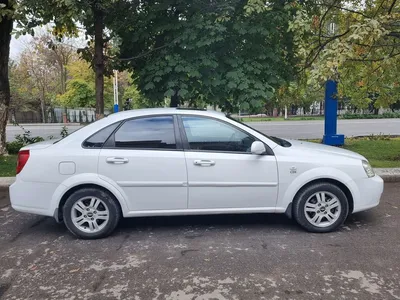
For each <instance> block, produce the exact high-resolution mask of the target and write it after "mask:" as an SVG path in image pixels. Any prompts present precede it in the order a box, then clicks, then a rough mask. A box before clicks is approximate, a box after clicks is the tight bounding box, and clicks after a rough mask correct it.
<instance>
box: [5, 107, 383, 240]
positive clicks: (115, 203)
mask: <svg viewBox="0 0 400 300" xmlns="http://www.w3.org/2000/svg"><path fill="white" fill-rule="evenodd" d="M17 173H18V175H17V177H16V182H15V183H14V184H13V185H12V186H11V187H10V199H11V203H12V207H13V208H14V209H15V210H17V211H21V212H27V213H33V214H38V215H44V216H52V217H54V218H55V219H56V220H57V221H59V222H64V223H65V225H66V227H67V228H68V229H69V230H70V231H71V232H72V233H73V234H74V235H76V236H78V237H80V238H84V239H95V238H102V237H106V236H108V235H109V234H111V233H112V232H113V230H114V229H115V228H116V226H117V225H118V222H119V221H120V219H121V218H122V217H125V218H128V217H136V216H164V215H191V214H226V213H229V214H232V213H286V215H288V216H289V217H293V218H294V219H295V220H296V221H297V222H298V223H299V224H300V225H301V226H302V227H303V228H305V229H306V230H308V231H311V232H330V231H332V230H335V229H337V228H338V227H339V226H340V225H341V224H343V222H344V221H345V219H346V218H347V216H348V215H349V214H351V213H355V212H359V211H363V210H367V209H370V208H372V207H375V206H377V205H378V204H379V199H380V197H381V194H382V192H383V181H382V179H381V178H380V177H379V176H377V175H375V174H374V171H373V169H372V168H371V166H370V165H369V163H368V161H367V160H366V159H365V158H364V157H363V156H361V155H359V154H357V153H354V152H351V151H347V150H344V149H341V148H336V147H330V146H324V145H320V144H315V143H308V142H302V141H294V140H284V139H280V138H277V137H270V136H266V135H264V134H262V133H260V132H258V131H256V130H254V129H252V128H250V127H248V126H247V125H245V124H242V123H240V122H238V121H236V120H234V119H232V118H230V117H228V116H226V115H225V114H223V113H219V112H215V111H197V110H188V109H174V108H170V109H169V108H162V109H143V110H132V111H126V112H120V113H116V114H112V115H110V116H108V117H106V118H104V119H102V120H99V121H97V122H95V123H92V124H90V125H88V126H86V127H83V128H82V129H80V130H78V131H76V132H74V133H72V134H71V135H69V136H67V137H66V138H64V139H62V140H59V141H56V142H54V141H46V142H42V143H37V144H33V145H29V146H26V147H24V148H22V149H21V151H20V152H19V155H18V165H17Z"/></svg>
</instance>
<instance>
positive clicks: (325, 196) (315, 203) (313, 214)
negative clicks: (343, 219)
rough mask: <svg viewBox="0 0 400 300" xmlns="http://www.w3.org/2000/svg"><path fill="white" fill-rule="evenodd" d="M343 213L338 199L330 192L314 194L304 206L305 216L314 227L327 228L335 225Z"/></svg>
mask: <svg viewBox="0 0 400 300" xmlns="http://www.w3.org/2000/svg"><path fill="white" fill-rule="evenodd" d="M341 212H342V205H341V204H340V201H339V199H338V197H336V196H335V195H334V194H332V193H330V192H317V193H314V194H312V195H311V196H310V197H309V198H308V199H307V201H306V204H305V205H304V214H305V216H306V218H307V220H308V222H310V223H311V224H312V225H314V226H316V227H327V226H330V225H332V224H333V223H335V222H336V221H337V220H338V219H339V217H340V213H341Z"/></svg>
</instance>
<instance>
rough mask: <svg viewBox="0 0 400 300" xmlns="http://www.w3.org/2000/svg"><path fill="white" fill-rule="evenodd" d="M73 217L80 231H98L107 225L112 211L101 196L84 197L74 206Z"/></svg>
mask: <svg viewBox="0 0 400 300" xmlns="http://www.w3.org/2000/svg"><path fill="white" fill-rule="evenodd" d="M71 219H72V223H73V224H74V225H75V227H76V228H78V229H79V230H80V231H83V232H87V233H96V232H99V231H101V230H102V229H103V228H104V227H105V226H106V225H107V223H108V222H109V219H110V212H109V210H108V207H107V205H106V204H105V202H104V201H102V200H100V199H99V198H96V197H84V198H81V199H79V200H78V201H76V202H75V204H74V205H73V206H72V210H71Z"/></svg>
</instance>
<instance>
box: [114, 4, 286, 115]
mask: <svg viewBox="0 0 400 300" xmlns="http://www.w3.org/2000/svg"><path fill="white" fill-rule="evenodd" d="M253 2H255V1H239V0H231V1H213V2H204V1H201V0H192V1H184V0H169V1H162V2H152V1H143V2H142V5H141V7H140V10H137V9H135V8H132V7H129V6H128V7H127V8H125V10H126V11H129V14H128V15H129V16H130V20H131V21H130V22H129V24H131V25H130V26H128V27H124V28H120V29H118V28H113V27H111V29H112V30H113V31H114V32H115V33H116V34H117V35H118V36H119V37H120V41H121V43H120V51H121V52H120V57H119V59H120V61H122V62H123V64H122V67H127V68H128V69H129V70H132V71H133V72H134V74H135V75H136V76H137V84H138V87H139V89H140V91H141V92H142V93H143V94H144V95H145V96H146V97H148V98H149V100H151V101H152V103H153V104H154V105H160V104H162V103H163V102H164V98H165V97H169V98H170V99H171V102H170V103H171V106H178V105H179V104H183V103H184V102H187V103H189V102H193V101H204V102H206V103H209V104H212V105H218V106H220V107H221V108H223V109H224V110H225V111H235V110H236V111H237V110H238V106H239V105H240V106H241V108H242V109H244V110H246V109H248V108H250V107H262V106H263V103H264V102H265V101H266V100H268V99H271V98H272V97H273V94H274V90H275V88H277V87H278V86H279V84H280V83H281V82H282V81H283V80H285V79H289V78H290V77H291V74H292V73H293V72H292V71H291V70H292V65H293V61H292V50H291V35H292V34H291V33H288V32H287V23H288V21H289V18H290V10H288V8H287V7H286V6H284V5H283V4H281V2H282V1H272V2H269V3H268V5H267V6H266V5H263V6H262V8H259V6H255V7H253V6H252V5H250V4H253ZM114 25H116V24H114Z"/></svg>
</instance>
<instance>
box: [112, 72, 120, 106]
mask: <svg viewBox="0 0 400 300" xmlns="http://www.w3.org/2000/svg"><path fill="white" fill-rule="evenodd" d="M113 83H114V112H118V111H119V107H118V71H117V70H114V81H113Z"/></svg>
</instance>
